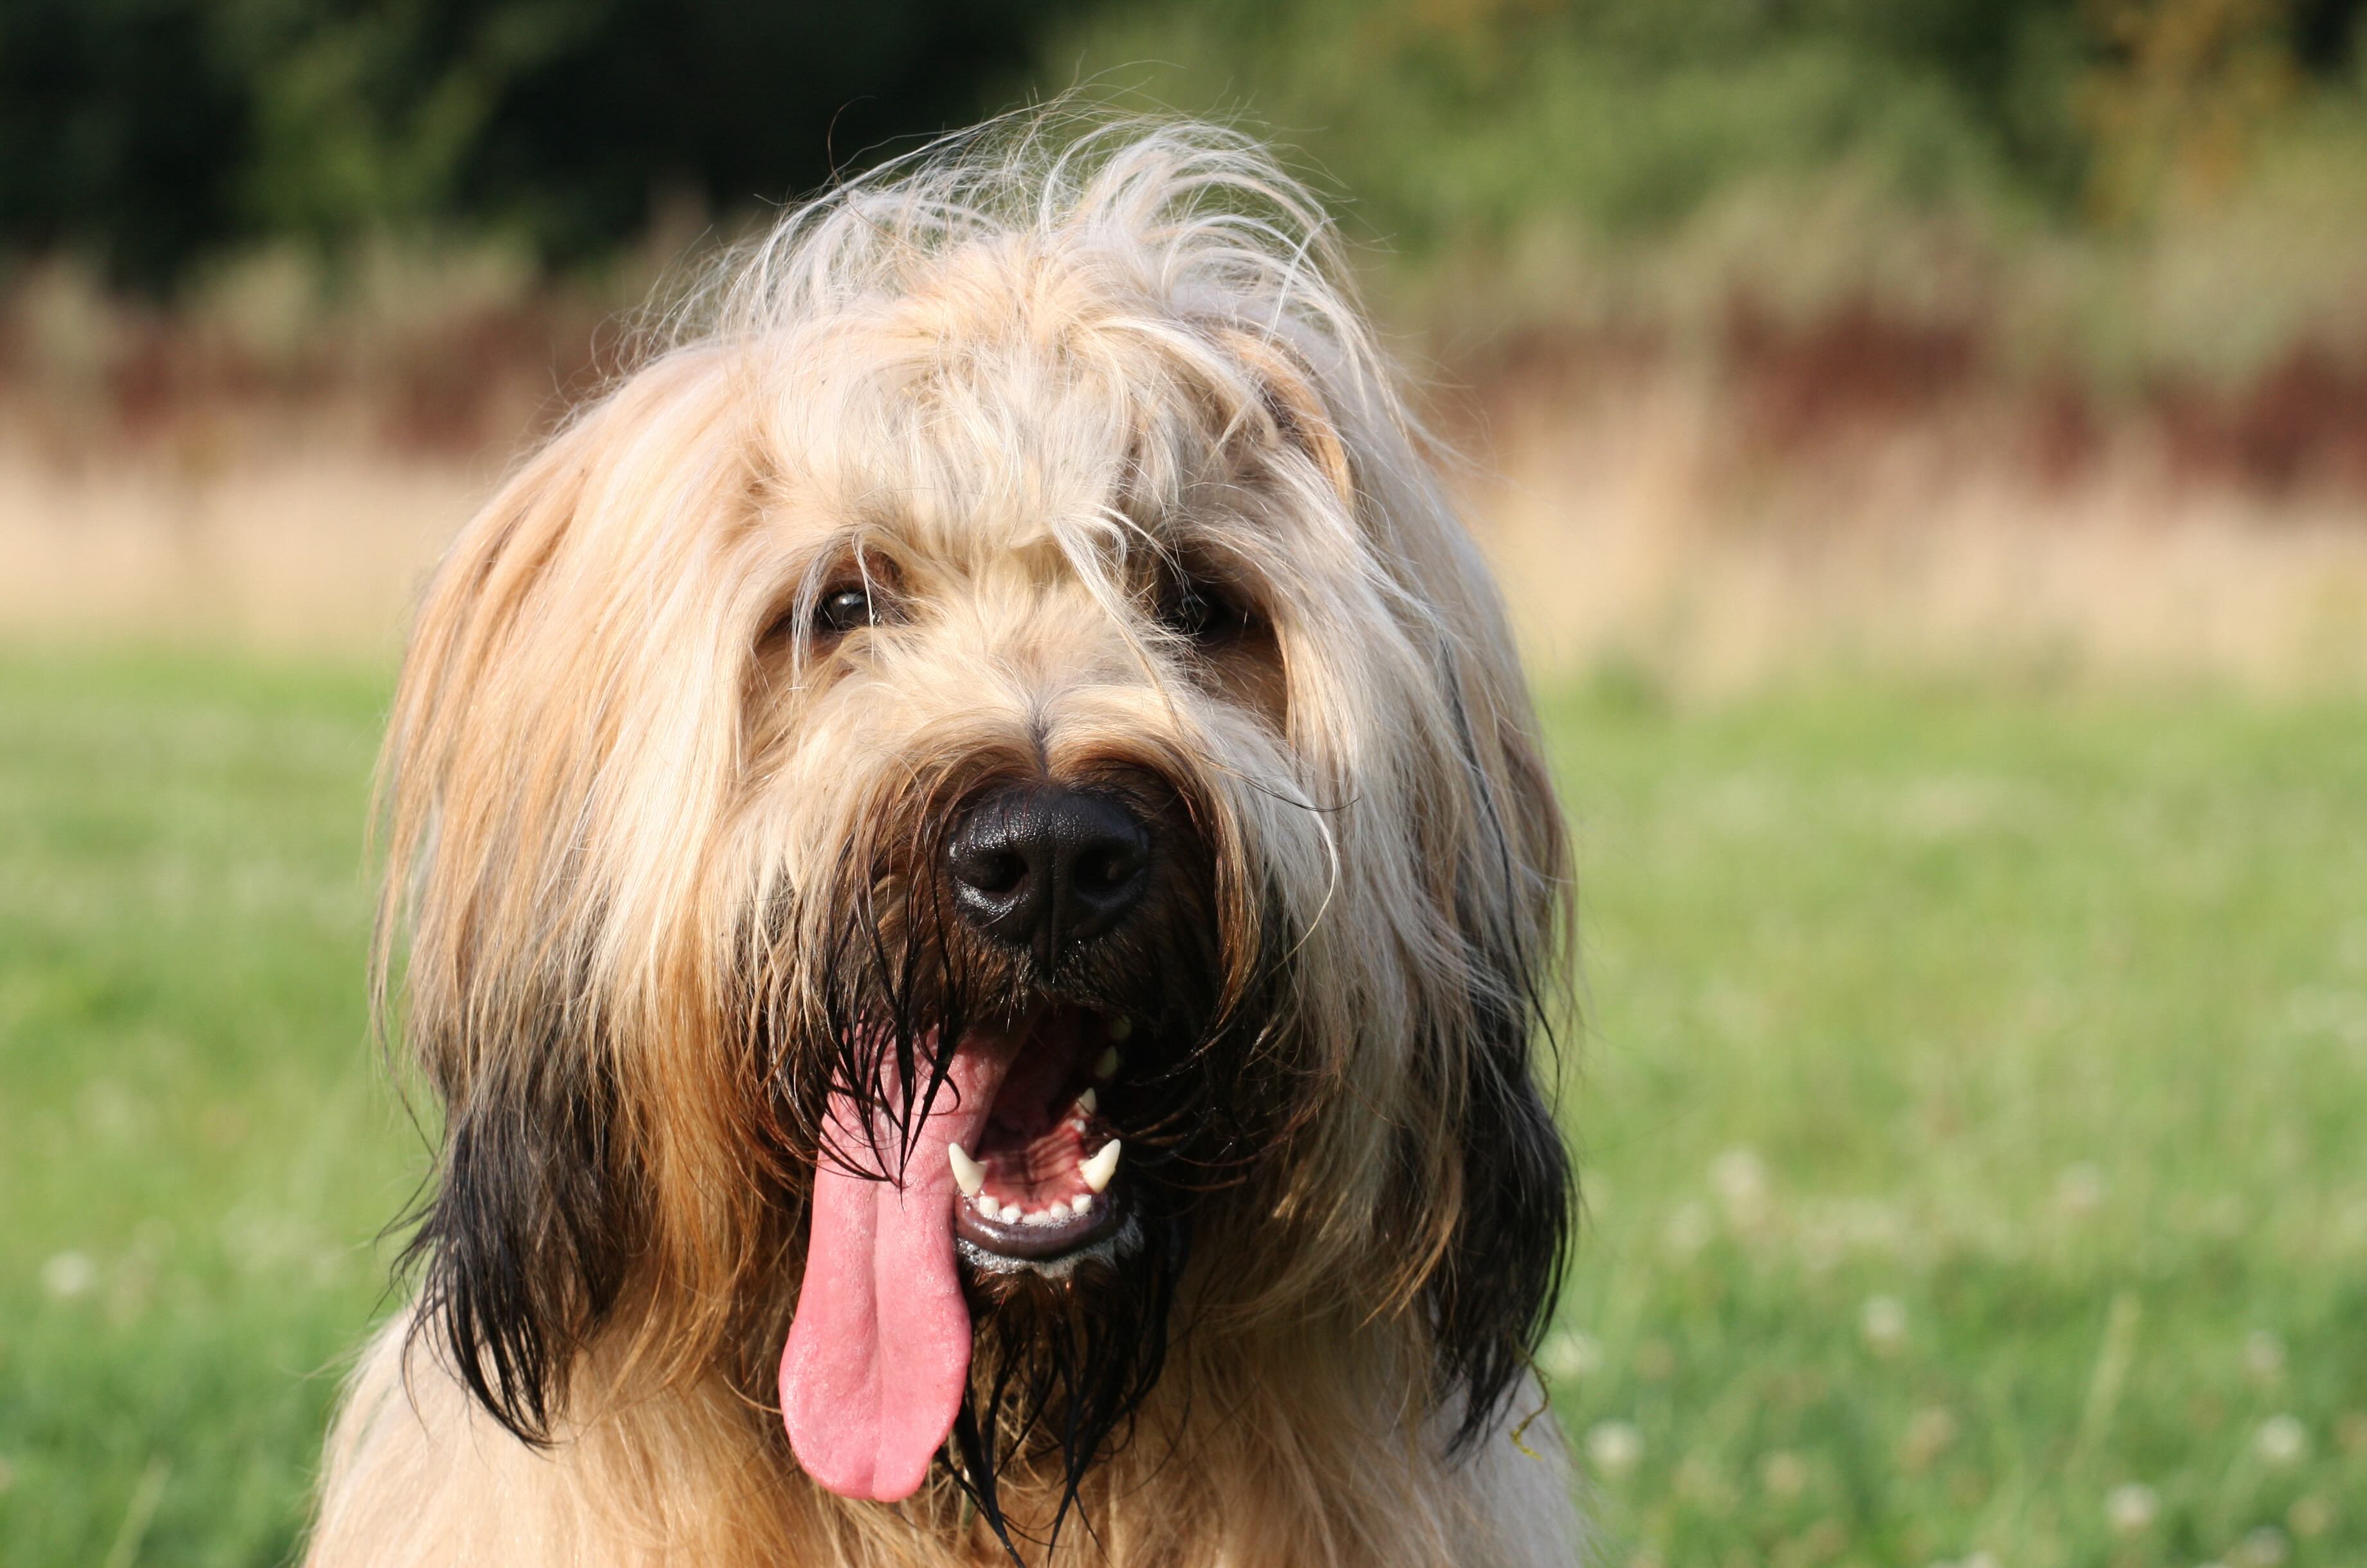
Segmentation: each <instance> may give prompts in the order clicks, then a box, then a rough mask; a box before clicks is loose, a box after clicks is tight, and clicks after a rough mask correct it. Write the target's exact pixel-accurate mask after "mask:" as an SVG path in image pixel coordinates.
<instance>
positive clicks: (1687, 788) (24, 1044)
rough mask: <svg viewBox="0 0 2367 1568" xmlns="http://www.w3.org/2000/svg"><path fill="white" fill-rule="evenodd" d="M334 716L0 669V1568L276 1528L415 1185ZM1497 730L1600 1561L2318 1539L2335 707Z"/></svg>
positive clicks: (1627, 701) (2337, 1223) (2337, 864)
mask: <svg viewBox="0 0 2367 1568" xmlns="http://www.w3.org/2000/svg"><path fill="white" fill-rule="evenodd" d="M383 691H384V688H383V686H382V684H381V683H380V682H379V680H378V679H376V678H374V677H372V676H361V675H357V676H335V675H296V674H290V673H286V672H281V671H274V670H269V669H264V668H257V667H253V666H247V665H232V664H192V663H189V662H187V661H176V662H166V661H163V660H155V659H135V658H128V657H127V658H103V657H96V656H92V655H78V656H75V657H74V658H71V659H67V658H62V657H46V658H36V657H30V656H25V655H17V656H11V657H7V658H5V659H0V737H5V744H0V1128H5V1129H6V1135H5V1137H0V1216H5V1221H0V1561H5V1562H7V1563H9V1564H12V1565H25V1568H41V1565H47V1564H65V1563H98V1564H105V1565H107V1568H129V1565H130V1564H132V1563H142V1564H151V1565H160V1568H161V1565H164V1564H200V1563H204V1564H216V1563H221V1564H228V1563H266V1562H280V1561H284V1560H285V1559H286V1558H287V1557H288V1555H289V1552H290V1551H291V1550H292V1548H293V1544H294V1542H295V1540H296V1537H297V1531H298V1528H299V1521H300V1512H301V1500H302V1496H303V1493H304V1488H305V1485H306V1482H307V1478H308V1475H309V1471H310V1468H311V1464H312V1461H313V1454H314V1450H315V1447H316V1444H317V1440H318V1432H319V1428H320V1426H321V1423H322V1421H323V1417H324V1415H325V1412H326V1409H327V1405H328V1403H329V1401H330V1399H331V1397H332V1395H333V1393H334V1375H335V1369H336V1366H337V1360H338V1357H339V1355H340V1353H341V1351H342V1350H343V1349H344V1347H345V1346H350V1345H352V1344H353V1343H355V1342H356V1341H357V1340H358V1339H359V1337H360V1336H361V1335H362V1333H363V1331H364V1329H365V1327H366V1326H367V1324H368V1323H369V1321H370V1320H371V1319H372V1317H373V1316H374V1314H375V1313H377V1312H379V1311H382V1310H383V1308H384V1298H383V1290H384V1279H385V1275H384V1261H385V1250H384V1248H383V1247H381V1246H379V1245H378V1244H376V1243H375V1242H374V1237H375V1236H376V1233H377V1232H378V1229H379V1226H380V1225H381V1224H382V1223H383V1222H384V1221H386V1219H387V1218H388V1217H389V1216H390V1215H391V1214H392V1213H394V1212H395V1211H396V1210H397V1209H398V1208H399V1207H400V1206H401V1204H402V1201H403V1199H405V1198H406V1197H407V1196H408V1195H409V1193H410V1191H411V1187H412V1183H413V1181H414V1180H415V1179H416V1176H417V1174H418V1171H419V1169H420V1166H421V1162H422V1154H421V1150H420V1144H419V1142H418V1139H417V1136H416V1134H415V1133H413V1131H411V1130H410V1128H409V1126H408V1124H407V1122H406V1121H405V1120H404V1119H403V1117H402V1113H401V1111H400V1109H399V1108H398V1107H397V1106H396V1104H395V1102H394V1100H393V1097H392V1096H391V1094H390V1093H389V1092H388V1091H386V1090H385V1089H384V1088H383V1087H381V1075H380V1074H379V1071H378V1069H377V1067H376V1065H375V1063H374V1062H373V1060H372V1057H371V1052H370V1050H369V1047H368V1042H367V1040H366V1037H365V1028H364V1022H363V1018H362V1014H361V1007H360V990H361V987H360V967H361V958H362V949H363V944H364V940H365V933H366V923H367V903H368V888H367V884H366V879H365V874H364V869H363V866H362V861H361V854H360V848H359V842H358V840H359V828H360V824H361V821H362V816H363V802H364V794H365V790H366V776H367V772H368V762H369V756H370V753H371V748H372V745H373V743H374V739H375V731H376V727H377V724H378V722H379V710H380V707H381V704H382V702H383ZM1549 711H1550V720H1551V723H1552V727H1553V732H1554V735H1555V740H1556V744H1557V754H1558V759H1559V764H1560V767H1561V769H1562V773H1563V777H1564V778H1566V780H1567V781H1568V786H1569V793H1570V798H1571V800H1572V802H1573V804H1574V806H1575V807H1576V809H1577V810H1578V812H1579V816H1580V836H1581V844H1582V850H1583V866H1584V870H1585V875H1586V888H1585V898H1584V903H1585V908H1586V914H1587V922H1588V929H1587V938H1588V944H1587V945H1588V952H1589V958H1588V971H1589V973H1588V992H1587V1006H1588V1009H1589V1012H1590V1015H1591V1023H1590V1032H1589V1035H1588V1038H1587V1040H1586V1043H1585V1046H1584V1049H1583V1053H1582V1062H1580V1064H1579V1069H1578V1071H1577V1073H1576V1074H1574V1079H1575V1081H1574V1085H1573V1089H1572V1092H1571V1095H1570V1097H1569V1105H1570V1108H1571V1110H1572V1113H1573V1121H1574V1125H1575V1126H1576V1128H1577V1132H1578V1137H1579V1140H1580V1145H1581V1149H1582V1153H1583V1159H1584V1165H1585V1168H1586V1170H1587V1171H1588V1173H1589V1204H1590V1209H1591V1216H1590V1221H1589V1224H1588V1228H1587V1232H1586V1236H1585V1241H1584V1244H1583V1246H1582V1250H1581V1252H1580V1256H1579V1257H1578V1260H1577V1265H1576V1269H1575V1272H1574V1275H1573V1285H1572V1290H1571V1292H1570V1295H1569V1300H1568V1304H1567V1310H1566V1312H1565V1314H1564V1322H1563V1324H1562V1326H1561V1327H1560V1328H1559V1329H1558V1330H1557V1333H1556V1334H1555V1335H1554V1336H1553V1338H1552V1339H1551V1340H1550V1341H1549V1342H1548V1344H1547V1346H1546V1353H1545V1356H1544V1358H1543V1359H1544V1361H1545V1363H1546V1366H1547V1367H1548V1369H1551V1370H1552V1371H1554V1372H1555V1374H1556V1378H1555V1382H1556V1397H1557V1403H1558V1404H1559V1406H1560V1410H1561V1413H1562V1415H1563V1418H1564V1421H1565V1424H1566V1426H1568V1428H1569V1431H1570V1433H1571V1435H1572V1437H1573V1440H1574V1441H1575V1442H1576V1443H1577V1444H1578V1446H1579V1447H1580V1449H1581V1450H1582V1451H1584V1452H1586V1453H1587V1454H1589V1455H1590V1456H1591V1464H1592V1466H1593V1469H1594V1471H1595V1479H1594V1481H1593V1482H1592V1483H1591V1487H1592V1491H1593V1494H1594V1501H1593V1508H1594V1512H1595V1515H1596V1517H1597V1520H1598V1527H1599V1532H1600V1537H1601V1541H1602V1547H1601V1551H1600V1553H1599V1555H1600V1556H1601V1558H1602V1560H1603V1562H1606V1563H1611V1564H1625V1563H1628V1562H1636V1561H1639V1560H1642V1561H1649V1562H1660V1563H1666V1564H1670V1565H1675V1564H1691V1563H1715V1564H1719V1565H1721V1568H1722V1565H1725V1564H1729V1563H1732V1564H1741V1563H1750V1562H1766V1563H1771V1564H1784V1565H1789V1564H1808V1563H1815V1562H1828V1561H1829V1562H1858V1563H1868V1564H1873V1563H1905V1564H1911V1565H1921V1564H1924V1563H1929V1562H1951V1563H1959V1564H1961V1563H1965V1562H1976V1561H1978V1560H1979V1559H1980V1558H1981V1557H1982V1556H1983V1555H1986V1556H1987V1557H1988V1559H1989V1560H1990V1561H1992V1562H1997V1563H2000V1564H2014V1565H2016V1568H2019V1565H2021V1564H2024V1563H2028V1564H2037V1565H2042V1568H2043V1565H2045V1564H2055V1563H2062V1564H2070V1563H2096V1564H2112V1565H2114V1568H2120V1565H2122V1564H2138V1563H2151V1562H2159V1563H2166V1564H2181V1565H2184V1564H2192V1563H2197V1562H2204V1561H2219V1562H2229V1563H2231V1564H2233V1563H2237V1562H2241V1563H2244V1564H2246V1565H2248V1568H2270V1565H2271V1563H2273V1562H2278V1561H2282V1562H2290V1563H2292V1564H2294V1565H2295V1568H2307V1565H2310V1564H2316V1563H2328V1564H2332V1563H2339V1562H2350V1561H2356V1560H2357V1559H2358V1558H2359V1557H2360V1556H2361V1554H2362V1552H2367V1505H2362V1504H2361V1503H2360V1502H2359V1501H2358V1499H2359V1498H2361V1497H2367V1358H2362V1357H2361V1356H2359V1355H2358V1354H2357V1325H2358V1324H2360V1323H2361V1321H2367V1164H2362V1162H2361V1159H2360V1158H2359V1155H2358V1153H2357V1136H2358V1130H2359V1129H2360V1128H2361V1126H2362V1125H2367V896H2362V893H2361V890H2362V889H2367V832H2362V831H2361V829H2362V827H2367V803H2363V802H2367V708H2361V706H2359V705H2357V704H2355V703H2353V704H2349V705H2334V704H2327V705H2320V706H2315V707H2305V706H2286V707H2281V708H2274V709H2267V708H2256V707H2248V706H2245V705H2242V704H2239V703H2236V702H2232V701H2225V700H2219V699H2190V700H2184V701H2179V702H2172V701H2169V700H2166V699H2145V698H2137V697H2127V696H2123V697H2095V696H2088V697H2068V696H2039V697H2027V696H2025V697H2021V698H2011V697H2008V696H2004V695H1999V694H1996V693H1982V692H1974V691H1961V690H1959V691H1921V692H1911V691H1908V690H1904V689H1898V688H1885V687H1878V686H1867V685H1859V686H1853V687H1824V688H1820V689H1817V690H1810V691H1803V692H1798V693H1794V694H1790V695H1776V696H1768V697H1761V698H1757V699H1750V700H1741V701H1734V702H1729V703H1726V704H1722V705H1718V706H1694V707H1671V706H1670V705H1668V704H1666V703H1664V702H1661V701H1659V700H1658V699H1655V697H1654V696H1653V694H1652V693H1651V692H1650V691H1649V690H1648V689H1647V688H1645V687H1641V686H1640V685H1638V684H1637V683H1635V682H1632V681H1631V682H1627V683H1616V682H1606V683H1603V684H1600V685H1598V686H1596V687H1591V688H1589V689H1586V690H1583V691H1575V692H1570V693H1568V694H1565V695H1563V696H1561V697H1560V698H1558V699H1557V700H1555V701H1553V702H1552V703H1551V704H1550V705H1549ZM2133 1488H2142V1490H2141V1491H2140V1490H2132V1489H2133ZM2114 1512H2117V1515H2118V1517H2119V1518H2120V1521H2121V1526H2120V1528H2116V1527H2115V1525H2114V1523H2113V1518H2112V1515H2113V1513H2114Z"/></svg>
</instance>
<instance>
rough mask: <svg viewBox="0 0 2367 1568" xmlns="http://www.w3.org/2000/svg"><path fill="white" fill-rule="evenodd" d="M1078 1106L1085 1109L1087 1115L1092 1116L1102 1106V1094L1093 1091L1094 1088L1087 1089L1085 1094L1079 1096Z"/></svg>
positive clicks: (1082, 1109)
mask: <svg viewBox="0 0 2367 1568" xmlns="http://www.w3.org/2000/svg"><path fill="white" fill-rule="evenodd" d="M1077 1108H1078V1109H1079V1110H1081V1111H1083V1112H1084V1113H1085V1114H1086V1115H1087V1116H1091V1115H1093V1112H1095V1111H1097V1110H1099V1109H1101V1108H1102V1097H1101V1096H1099V1095H1097V1094H1095V1093H1093V1090H1091V1089H1087V1090H1086V1091H1085V1092H1084V1093H1083V1094H1082V1095H1079V1096H1077Z"/></svg>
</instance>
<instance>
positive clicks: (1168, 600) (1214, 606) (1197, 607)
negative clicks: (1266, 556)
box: [1159, 577, 1250, 648]
mask: <svg viewBox="0 0 2367 1568" xmlns="http://www.w3.org/2000/svg"><path fill="white" fill-rule="evenodd" d="M1159 624H1160V625H1161V626H1163V627H1165V628H1166V629H1167V630H1168V631H1172V632H1173V633H1174V634H1175V635H1176V636H1178V637H1181V638H1183V639H1185V640H1186V641H1188V642H1196V643H1198V644H1199V645H1200V646H1202V647H1204V648H1214V647H1220V646H1222V645H1223V644H1225V643H1228V642H1233V641H1234V640H1235V639H1237V638H1239V637H1240V635H1241V633H1242V632H1244V631H1248V630H1249V626H1250V612H1249V611H1248V610H1246V609H1244V608H1241V606H1240V603H1239V602H1237V601H1236V600H1235V599H1234V598H1233V597H1231V596H1230V595H1229V594H1227V593H1226V592H1225V591H1224V590H1223V589H1222V588H1219V587H1217V585H1215V584H1213V583H1208V582H1204V581H1202V580H1200V579H1198V578H1194V577H1179V578H1177V579H1176V580H1175V581H1173V582H1172V583H1171V584H1169V585H1167V589H1166V591H1165V592H1164V593H1163V594H1161V596H1160V602H1159Z"/></svg>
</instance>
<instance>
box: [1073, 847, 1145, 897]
mask: <svg viewBox="0 0 2367 1568" xmlns="http://www.w3.org/2000/svg"><path fill="white" fill-rule="evenodd" d="M1140 869H1142V864H1141V861H1140V859H1139V858H1138V857H1136V856H1134V855H1132V854H1129V853H1127V851H1126V850H1123V849H1104V850H1099V851H1096V852H1092V853H1088V854H1084V855H1080V856H1079V857H1077V869H1076V876H1077V885H1078V886H1080V887H1083V888H1093V889H1107V888H1115V887H1119V886H1122V885H1123V884H1124V883H1125V882H1126V881H1127V880H1129V879H1130V878H1132V877H1133V875H1134V874H1135V873H1136V872H1137V871H1138V870H1140Z"/></svg>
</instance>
